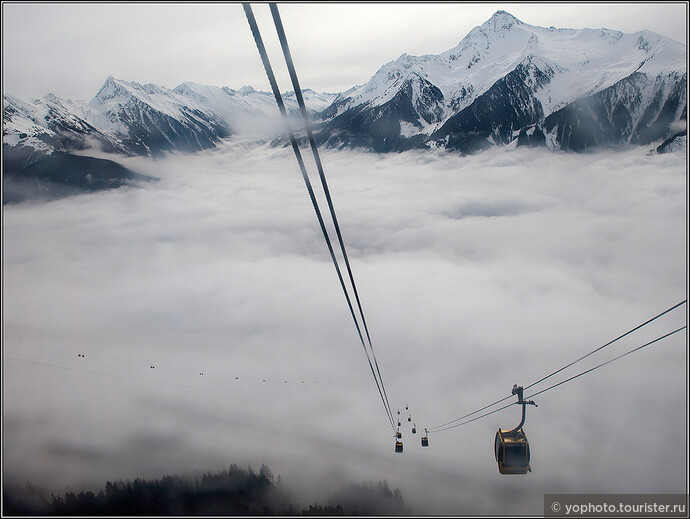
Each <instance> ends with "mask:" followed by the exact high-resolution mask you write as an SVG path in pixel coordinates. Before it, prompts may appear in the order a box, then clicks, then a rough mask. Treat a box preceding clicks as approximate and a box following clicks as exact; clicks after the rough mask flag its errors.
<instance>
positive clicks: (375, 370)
mask: <svg viewBox="0 0 690 519" xmlns="http://www.w3.org/2000/svg"><path fill="white" fill-rule="evenodd" d="M242 7H243V8H244V12H245V15H246V16H247V21H248V22H249V27H250V28H251V31H252V35H253V36H254V41H255V42H256V47H257V49H258V50H259V55H260V56H261V61H262V63H263V66H264V69H265V70H266V75H267V76H268V81H269V83H270V84H271V89H272V90H273V95H274V96H275V98H276V103H277V104H278V109H279V110H280V113H281V115H282V116H283V118H284V119H285V122H286V125H287V131H288V135H289V137H290V142H291V144H292V149H293V151H294V153H295V157H296V158H297V164H298V165H299V168H300V171H301V172H302V178H303V179H304V183H305V184H306V187H307V191H308V192H309V198H310V199H311V203H312V205H313V206H314V211H315V212H316V217H317V219H318V221H319V225H320V227H321V232H322V233H323V236H324V239H325V241H326V245H327V246H328V251H329V253H330V255H331V260H332V261H333V265H334V266H335V270H336V273H337V274H338V279H339V281H340V286H341V287H342V289H343V293H344V294H345V299H346V300H347V305H348V307H349V309H350V314H351V315H352V319H353V321H354V323H355V327H356V328H357V334H358V335H359V339H360V341H361V343H362V347H363V348H364V352H365V353H366V356H367V360H368V362H369V367H370V368H371V373H372V375H373V377H374V381H375V382H376V387H377V389H378V392H379V395H380V396H381V401H382V403H383V407H384V409H385V411H386V415H387V416H388V420H389V422H390V425H391V427H392V428H393V430H394V431H395V426H394V420H393V413H392V411H391V407H390V403H389V401H388V395H387V394H386V389H385V387H384V385H383V379H382V377H381V371H380V369H379V365H378V362H377V360H376V355H375V354H374V348H373V346H372V343H371V337H370V335H369V328H368V327H367V323H366V319H365V318H364V311H363V310H362V304H361V302H360V299H359V294H358V292H357V287H356V285H355V280H354V276H353V275H352V269H351V268H350V261H349V260H348V257H347V252H346V250H345V243H344V241H343V237H342V233H341V231H340V226H339V225H338V219H337V218H336V215H335V209H334V207H333V200H332V198H331V194H330V191H329V189H328V184H327V182H326V176H325V174H324V171H323V165H322V163H321V159H320V157H319V152H318V147H317V145H316V140H315V139H314V134H313V132H312V130H311V125H310V122H309V114H308V112H307V109H306V106H305V104H304V97H303V96H302V89H301V88H300V85H299V81H298V79H297V73H296V71H295V65H294V63H293V61H292V55H291V53H290V48H289V46H288V43H287V38H286V36H285V30H284V28H283V23H282V21H281V19H280V13H279V12H278V6H277V5H276V4H275V3H271V4H269V7H270V10H271V15H272V17H273V22H274V24H275V27H276V31H277V33H278V39H279V40H280V45H281V47H282V50H283V55H284V57H285V63H286V65H287V68H288V71H289V73H290V79H291V80H292V86H293V90H294V92H295V97H296V98H297V102H298V104H299V109H300V112H301V114H302V118H303V119H304V124H305V128H306V132H307V136H308V138H309V144H310V146H311V151H312V154H313V156H314V161H315V163H316V167H317V169H318V172H319V178H320V180H321V185H322V186H323V191H324V194H325V197H326V201H327V203H328V208H329V211H330V215H331V218H332V221H333V226H334V228H335V232H336V235H337V237H338V242H339V244H340V250H341V252H342V256H343V258H344V261H345V265H346V267H347V273H348V276H349V280H350V285H351V287H352V291H353V293H354V297H355V300H356V302H357V307H358V310H359V316H360V318H361V321H362V326H363V327H364V332H365V334H366V337H367V342H366V343H365V341H364V337H363V335H362V329H361V327H360V324H359V321H358V319H357V316H356V315H355V311H354V308H353V305H352V300H351V298H350V294H349V292H348V290H347V288H346V286H345V281H344V280H343V275H342V272H341V270H340V266H339V264H338V260H337V259H336V256H335V253H334V251H333V246H332V244H331V239H330V237H329V234H328V231H327V230H326V226H325V225H324V221H323V217H322V214H321V210H320V209H319V204H318V202H317V200H316V196H315V195H314V190H313V188H312V185H311V181H310V180H309V175H308V174H307V170H306V168H305V165H304V160H303V159H302V153H301V151H300V147H299V144H298V142H297V139H296V137H295V134H294V133H293V131H292V129H291V128H290V121H289V117H288V113H287V110H286V108H285V103H284V102H283V98H282V95H281V93H280V90H279V89H278V84H277V82H276V78H275V75H274V73H273V67H272V66H271V62H270V60H269V58H268V54H267V52H266V48H265V46H264V43H263V39H262V38H261V33H260V31H259V27H258V25H257V23H256V19H255V17H254V13H253V11H252V8H251V5H250V4H247V3H243V4H242ZM367 344H368V346H369V348H368V349H367ZM372 360H373V362H372Z"/></svg>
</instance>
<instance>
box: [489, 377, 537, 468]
mask: <svg viewBox="0 0 690 519" xmlns="http://www.w3.org/2000/svg"><path fill="white" fill-rule="evenodd" d="M522 392H523V388H522V387H518V386H517V384H515V385H514V386H513V394H514V395H517V397H518V401H517V403H518V404H519V405H522V420H521V421H520V424H519V425H518V426H517V427H515V428H514V429H510V430H504V429H499V430H498V431H497V432H496V438H495V440H494V455H495V457H496V462H497V463H498V471H499V472H500V473H501V474H527V473H528V472H532V467H531V466H530V451H529V442H528V441H527V436H526V435H525V431H523V430H522V426H523V425H524V424H525V408H526V407H527V405H528V404H529V405H533V406H535V407H536V406H537V404H535V403H534V402H533V401H532V400H529V401H525V400H523V398H522Z"/></svg>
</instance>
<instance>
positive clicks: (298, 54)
mask: <svg viewBox="0 0 690 519" xmlns="http://www.w3.org/2000/svg"><path fill="white" fill-rule="evenodd" d="M279 6H280V12H281V17H282V19H283V24H284V26H285V30H286V33H287V37H288V41H289V43H290V46H291V49H292V52H293V58H294V60H295V64H296V67H297V70H298V73H299V77H300V83H301V84H302V86H303V88H312V89H314V90H317V91H325V92H341V91H344V90H346V89H348V88H350V87H352V86H354V85H357V84H362V83H365V82H366V81H367V80H368V79H369V78H370V77H371V76H372V75H373V74H374V73H375V72H376V71H377V70H378V69H379V67H381V66H382V65H383V64H385V63H387V62H389V61H391V60H394V59H396V58H398V57H399V56H400V55H401V54H403V53H408V54H411V55H423V54H438V53H440V52H443V51H445V50H448V49H450V48H452V47H454V46H455V45H457V44H458V43H459V42H460V41H461V40H462V38H463V37H464V36H465V35H466V34H467V33H468V32H469V31H470V30H471V29H472V28H473V27H475V26H478V25H481V24H482V23H483V22H485V21H486V20H487V19H488V18H490V17H491V15H492V14H493V13H494V12H496V11H497V10H499V9H503V10H506V11H508V12H510V13H511V14H513V15H514V16H516V17H517V18H518V19H520V20H522V21H523V22H525V23H528V24H531V25H538V26H543V27H549V26H552V25H553V26H555V27H559V28H575V29H579V28H595V29H598V28H602V27H605V28H608V29H614V30H620V31H623V32H626V33H632V32H636V31H639V30H642V29H648V30H651V31H654V32H657V33H659V34H662V35H664V36H668V37H670V38H673V39H675V40H677V41H679V42H681V43H683V44H686V36H687V3H685V2H675V3H672V2H668V3H665V2H654V3H651V2H650V3H628V4H626V3H611V4H606V3H603V2H596V3H573V4H568V3H552V4H548V3H541V2H540V3H532V4H520V3H502V4H501V3H462V2H461V3H448V2H440V3H427V2H425V3H402V4H396V3H379V4H375V3H348V4H343V3H311V2H310V3H290V4H279ZM2 9H3V13H2V14H3V27H2V29H3V30H2V32H3V36H2V38H3V91H4V92H5V93H12V94H15V95H20V96H22V95H25V96H33V97H42V96H44V95H46V94H47V93H49V92H52V93H54V94H55V95H57V96H58V97H62V98H70V99H83V100H87V101H88V100H89V99H91V98H92V97H93V96H94V95H95V94H96V92H97V91H98V89H99V88H100V87H101V85H102V84H103V82H104V81H105V79H106V78H107V77H108V76H110V75H112V76H114V77H116V78H118V79H123V80H125V81H137V82H139V83H154V84H158V85H162V86H165V87H167V88H174V87H176V86H177V85H179V84H181V83H183V82H185V81H191V82H196V83H201V84H208V85H215V86H228V87H231V88H240V87H242V86H244V85H251V86H254V87H255V88H257V89H260V90H270V88H269V85H268V82H267V80H266V75H265V73H264V71H263V68H262V67H261V63H260V60H259V57H258V52H257V50H256V47H255V44H254V41H253V39H252V37H251V33H250V31H249V27H248V24H247V21H246V18H245V15H244V12H243V10H242V6H241V4H240V3H228V4H223V3H209V4H201V3H194V4H191V3H174V4H161V3H153V4H142V3H107V4H106V3H103V4H101V3H98V4H82V3H34V4H31V3H24V2H21V3H13V2H8V3H3V5H2ZM254 11H255V15H256V16H257V19H258V21H259V24H260V27H261V29H262V32H263V34H264V39H265V40H266V44H267V47H268V48H269V51H271V49H273V50H276V49H278V47H277V43H275V40H276V38H275V30H274V29H273V24H272V21H271V18H270V13H269V10H268V6H267V4H256V5H255V6H254ZM276 56H277V54H276ZM277 73H278V75H279V79H280V78H281V77H283V78H285V76H284V75H283V76H281V75H280V74H281V73H280V71H277ZM280 84H281V88H283V89H284V90H289V88H288V85H289V83H288V82H287V81H286V80H283V81H281V83H280ZM283 85H285V86H284V87H283Z"/></svg>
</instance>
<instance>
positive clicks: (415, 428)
mask: <svg viewBox="0 0 690 519" xmlns="http://www.w3.org/2000/svg"><path fill="white" fill-rule="evenodd" d="M412 434H417V424H414V425H413V426H412Z"/></svg>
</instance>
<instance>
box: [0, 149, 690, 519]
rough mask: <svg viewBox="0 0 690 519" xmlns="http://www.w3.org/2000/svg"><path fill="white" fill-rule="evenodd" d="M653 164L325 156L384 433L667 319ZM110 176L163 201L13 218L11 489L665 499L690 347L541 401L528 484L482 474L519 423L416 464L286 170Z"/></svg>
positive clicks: (521, 505)
mask: <svg viewBox="0 0 690 519" xmlns="http://www.w3.org/2000/svg"><path fill="white" fill-rule="evenodd" d="M645 152H646V150H643V149H633V150H630V151H621V152H607V153H594V154H586V155H570V154H564V153H549V152H545V151H532V150H514V151H498V152H495V151H494V152H491V153H483V154H481V155H477V156H472V157H460V156H457V155H453V154H446V153H433V152H429V153H403V154H395V155H377V154H362V153H355V152H347V151H338V152H336V151H327V152H323V162H324V165H325V168H326V174H327V177H328V180H329V187H330V189H331V192H332V195H333V199H334V202H335V206H336V210H337V212H338V217H339V220H340V224H341V228H342V231H343V236H344V239H345V241H346V244H347V246H348V253H349V255H350V261H351V263H352V267H353V272H354V275H355V279H356V281H357V286H358V290H359V293H360V296H361V299H362V303H363V307H364V311H365V314H366V317H367V323H368V325H369V329H370V331H371V335H372V340H373V343H374V348H375V350H376V355H377V359H378V362H379V365H380V368H381V372H382V375H383V380H384V383H385V384H386V390H387V393H388V395H389V397H390V400H391V405H392V406H393V409H394V411H395V410H396V409H398V408H400V409H401V413H403V414H402V415H401V416H402V418H403V421H405V422H406V419H407V415H406V414H404V413H405V411H404V406H405V405H406V404H409V407H410V412H411V414H412V418H413V420H414V423H416V425H417V430H418V431H419V432H421V431H422V430H423V428H424V427H429V428H431V427H435V426H438V425H440V424H442V423H445V422H447V421H450V420H453V419H455V418H458V417H460V416H462V415H464V414H466V413H469V412H471V411H473V410H475V409H477V408H479V407H482V406H484V405H486V404H488V403H490V402H492V401H494V400H497V399H499V398H501V397H503V396H506V395H508V394H509V393H510V389H511V388H512V385H513V384H515V383H518V384H523V385H527V384H530V383H531V382H534V381H536V380H538V379H539V378H541V377H542V376H544V375H546V374H547V373H549V372H551V371H553V370H555V369H557V368H559V367H561V366H563V365H565V364H567V363H568V362H570V361H572V360H574V359H576V358H578V357H579V356H581V355H583V354H585V353H587V352H589V351H591V350H592V349H594V348H596V347H598V346H600V345H602V344H604V343H605V342H607V341H609V340H610V339H613V338H615V337H617V336H618V335H620V334H622V333H624V332H626V331H627V330H629V329H631V328H633V327H634V326H636V325H638V324H640V323H642V322H644V321H645V320H647V319H649V318H650V317H653V316H654V315H656V314H657V313H659V312H661V311H663V310H665V309H666V308H668V307H670V306H672V305H673V304H675V303H678V302H680V301H682V300H683V299H685V298H686V286H687V274H686V267H687V264H686V259H687V258H686V250H687V239H686V236H687V223H686V222H687V220H686V202H687V199H686V191H687V177H686V165H685V162H684V158H685V157H684V155H682V154H671V155H650V156H648V155H646V154H645ZM305 156H306V155H305ZM124 165H125V166H127V167H130V168H132V169H133V170H135V171H138V172H140V173H144V174H149V175H154V176H157V177H160V178H161V181H160V182H158V183H156V184H153V185H148V186H144V187H142V188H136V189H134V188H133V189H120V190H117V191H112V192H107V193H95V194H90V195H84V196H79V197H74V198H71V199H65V200H59V201H54V202H50V203H45V204H25V205H17V206H13V207H6V208H5V209H4V212H3V233H4V243H3V255H4V258H3V275H4V280H3V298H4V309H3V312H4V314H3V320H4V330H3V335H4V336H3V344H4V356H5V358H4V359H3V385H4V392H3V405H4V431H3V432H4V434H3V442H4V449H5V450H4V476H5V478H6V479H8V480H16V481H19V482H23V481H25V480H30V481H32V482H36V483H39V484H44V485H47V486H48V487H49V488H50V489H51V490H53V491H55V492H60V491H61V490H63V489H64V488H74V487H75V486H81V487H95V488H99V487H102V486H103V483H104V481H105V480H106V479H110V480H113V479H117V478H132V479H133V478H135V477H144V478H155V477H160V476H162V475H164V474H166V473H172V472H177V473H191V472H192V471H194V470H221V469H223V468H227V467H228V466H229V465H230V464H231V463H233V462H237V463H238V464H240V465H241V464H251V465H252V466H254V467H255V468H256V467H259V466H260V465H261V464H262V463H265V464H267V465H268V466H269V467H270V468H271V470H272V471H273V473H274V474H276V475H277V474H281V476H282V477H283V478H284V481H285V482H286V484H287V485H289V486H290V487H292V489H293V491H294V493H295V495H296V496H297V497H298V498H299V499H304V500H305V502H309V500H312V501H313V500H320V501H324V500H325V498H324V497H323V496H324V495H326V496H328V495H329V493H330V492H333V491H335V490H337V488H338V485H339V484H340V483H342V482H346V481H350V480H352V481H366V480H370V481H378V480H382V479H386V480H387V481H388V482H389V484H390V486H391V488H399V489H400V491H401V493H402V495H403V498H404V499H405V502H406V504H408V505H409V506H411V507H412V508H413V510H414V511H416V512H417V513H450V514H477V513H487V514H515V513H527V514H541V513H543V494H544V493H579V492H597V493H601V492H619V493H682V492H684V489H685V488H686V481H685V478H686V475H687V462H686V459H685V458H684V457H683V456H679V455H678V453H679V452H680V453H684V447H683V446H684V445H685V442H686V439H687V438H686V436H685V423H686V402H685V397H686V368H685V366H686V362H685V361H686V349H685V348H686V343H687V335H686V332H681V333H678V334H676V335H675V336H673V337H672V338H669V339H666V340H664V341H662V342H660V343H658V344H656V345H654V346H651V347H649V348H647V349H645V350H643V351H640V352H638V353H635V354H634V355H631V356H629V357H626V358H625V359H622V360H620V361H618V362H616V363H614V364H612V365H610V366H606V367H603V368H601V369H600V370H597V371H596V372H594V373H592V374H589V375H585V376H584V377H582V378H581V379H578V380H576V381H573V382H571V383H569V384H566V385H564V386H562V387H559V388H557V389H554V390H553V391H549V392H547V393H544V394H543V395H540V396H539V397H536V398H535V399H536V400H537V403H538V404H539V407H538V408H536V409H535V408H530V409H528V416H527V422H526V425H525V430H526V432H527V435H528V437H529V439H530V443H531V445H532V460H533V463H532V465H533V472H532V473H531V474H529V475H527V476H524V477H506V476H500V475H499V474H498V471H497V468H496V465H495V461H494V459H493V451H492V449H493V435H494V434H495V431H496V429H497V428H498V427H512V426H514V425H516V424H517V422H518V421H519V409H518V408H517V407H515V408H509V409H506V410H505V411H502V412H500V413H496V414H494V415H491V416H489V417H486V418H484V419H482V420H478V421H476V422H473V423H471V424H468V425H466V426H463V427H459V428H456V429H451V430H449V431H445V432H440V433H436V434H431V435H430V447H429V448H428V449H426V448H425V449H422V448H421V446H420V444H419V438H420V434H416V435H412V434H410V432H409V430H408V429H406V427H407V425H408V424H407V423H404V424H403V428H402V430H403V435H404V437H403V440H404V445H405V452H404V453H403V455H398V454H395V453H394V452H393V434H392V431H391V429H390V426H389V424H388V421H387V419H386V415H385V413H384V410H383V405H382V403H381V400H380V398H379V395H378V392H377V390H376V386H375V384H374V382H373V380H372V377H371V372H370V371H369V366H368V364H367V362H366V357H365V355H364V352H363V350H362V346H361V344H360V343H359V338H358V337H357V334H356V331H355V328H354V325H353V323H352V320H351V318H350V315H349V311H348V309H347V305H346V301H345V298H344V296H343V294H342V292H341V289H340V286H339V283H338V280H337V277H336V274H335V272H334V269H333V265H332V264H331V262H330V257H329V255H328V251H327V249H326V246H325V244H324V242H323V238H322V236H321V232H320V230H319V227H318V225H317V222H316V218H315V216H314V211H313V209H312V207H311V204H310V201H309V198H308V196H307V193H306V190H305V187H304V183H303V182H302V179H301V176H300V174H299V170H298V168H297V165H296V163H295V160H294V156H293V155H292V152H291V151H290V150H288V149H270V148H265V147H260V148H258V147H253V146H250V145H245V144H242V143H228V144H227V145H225V146H223V147H220V148H218V149H216V150H214V151H212V152H208V153H203V154H198V155H193V156H183V155H173V156H170V157H169V158H167V159H165V160H158V161H145V160H143V159H131V160H130V161H127V162H126V163H124ZM313 182H314V183H315V187H317V183H318V180H317V177H316V175H313ZM322 207H323V211H324V212H326V206H325V204H324V205H323V206H322ZM685 316H686V307H681V309H679V310H676V311H675V312H673V313H671V314H669V315H668V316H666V317H664V318H663V319H659V320H658V321H655V322H654V323H653V324H651V325H649V326H648V327H645V328H644V329H643V330H641V331H640V332H639V333H636V334H633V335H631V336H630V337H627V338H625V339H624V340H622V341H620V342H619V343H616V344H614V345H612V346H611V347H609V348H606V349H605V350H604V351H602V352H600V353H599V354H597V355H594V356H592V358H591V359H587V361H585V362H582V363H580V364H578V365H577V366H574V367H573V368H572V369H570V370H568V371H566V372H564V373H563V376H560V375H559V376H557V377H554V378H553V382H557V381H559V380H562V379H563V378H566V377H567V376H571V375H573V374H575V373H577V372H579V371H582V370H584V369H587V368H588V367H591V366H593V365H595V364H597V363H599V362H603V361H604V360H607V359H608V358H611V357H613V356H615V355H616V354H620V353H622V352H624V351H627V350H628V349H631V348H633V347H635V346H639V345H641V344H643V343H645V342H646V341H649V340H651V339H654V338H656V337H658V336H660V335H663V334H664V333H667V332H669V331H671V330H674V329H676V328H678V327H680V326H682V325H684V324H685ZM81 355H84V356H81ZM152 366H153V367H152ZM201 373H203V375H202V374H201ZM548 382H552V379H550V380H549V381H548ZM543 387H546V384H542V385H540V386H538V387H535V388H534V389H535V391H536V390H539V389H542V388H543ZM633 430H637V431H640V433H639V434H627V432H630V431H633ZM640 467H644V469H643V470H641V469H640Z"/></svg>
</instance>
